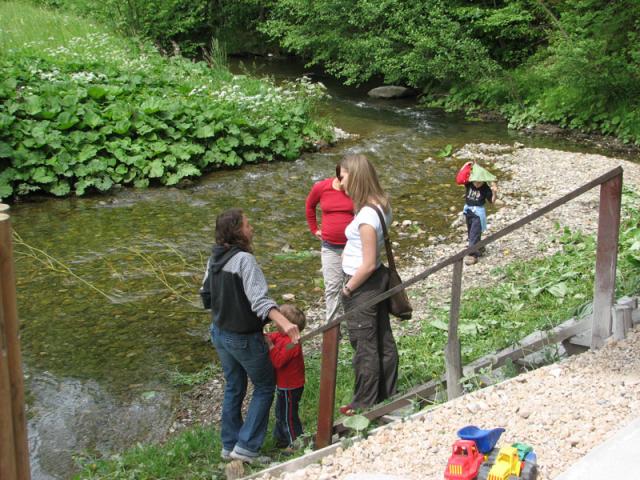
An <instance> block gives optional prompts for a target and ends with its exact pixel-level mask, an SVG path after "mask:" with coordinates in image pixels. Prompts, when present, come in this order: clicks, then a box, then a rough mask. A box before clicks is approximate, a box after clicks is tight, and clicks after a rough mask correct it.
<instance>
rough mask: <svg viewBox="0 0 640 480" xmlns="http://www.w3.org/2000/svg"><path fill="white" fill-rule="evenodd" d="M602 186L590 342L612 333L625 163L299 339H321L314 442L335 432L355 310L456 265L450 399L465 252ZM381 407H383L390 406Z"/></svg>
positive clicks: (455, 387) (457, 375)
mask: <svg viewBox="0 0 640 480" xmlns="http://www.w3.org/2000/svg"><path fill="white" fill-rule="evenodd" d="M598 185H600V209H599V213H598V234H597V242H598V243H597V250H596V265H595V270H596V275H595V287H594V296H593V324H592V328H591V335H592V336H591V347H592V348H599V347H601V346H602V345H604V341H605V339H606V338H607V337H609V336H610V335H611V331H612V330H611V308H612V306H613V298H614V292H615V272H616V263H617V254H618V234H619V230H620V206H621V198H622V168H621V167H617V168H614V169H613V170H610V171H609V172H607V173H605V174H603V175H601V176H600V177H598V178H596V179H594V180H592V181H591V182H589V183H586V184H585V185H583V186H581V187H579V188H576V189H575V190H573V191H572V192H570V193H568V194H566V195H564V196H562V197H560V198H558V199H557V200H555V201H553V202H551V203H549V204H548V205H546V206H544V207H542V208H540V209H538V210H536V211H535V212H533V213H531V214H529V215H527V216H525V217H523V218H521V219H520V220H517V221H516V222H514V223H512V224H511V225H508V226H507V227H505V228H503V229H502V230H500V231H498V232H496V233H494V234H493V235H490V236H488V237H486V238H485V239H484V240H482V241H480V242H479V243H477V244H476V245H474V246H473V247H469V248H466V249H464V250H462V251H460V252H458V253H456V254H455V255H452V256H451V257H449V258H447V259H445V260H443V261H442V262H440V263H438V264H436V265H434V266H432V267H429V268H427V269H426V270H424V271H423V272H422V273H419V274H418V275H416V276H414V277H412V278H411V279H409V280H407V281H405V282H403V283H402V284H401V285H397V286H396V287H394V288H392V289H390V290H388V291H386V292H384V293H382V294H381V295H379V296H377V297H376V298H373V299H371V300H370V301H368V302H366V303H365V304H363V305H361V306H360V307H358V308H357V309H354V310H352V311H350V312H347V313H345V314H344V315H342V316H341V317H339V318H336V319H335V320H333V321H331V322H329V323H327V324H325V325H323V326H321V327H319V328H317V329H316V330H313V331H312V332H309V333H308V334H306V335H304V336H303V337H302V339H301V341H306V340H309V339H311V338H313V337H315V336H317V335H319V334H321V333H322V334H323V339H322V364H321V372H320V399H319V406H318V424H317V432H316V442H315V443H316V447H317V448H322V447H325V446H327V445H329V444H330V443H331V437H332V435H333V432H334V414H335V411H334V409H335V390H336V375H337V366H338V343H339V342H338V332H339V326H340V324H341V323H342V322H344V321H345V320H348V319H349V318H351V317H352V316H354V315H355V314H356V313H358V312H359V311H361V310H364V309H366V308H368V307H370V306H371V305H375V304H377V303H379V302H381V301H384V300H386V299H387V298H389V297H390V296H391V295H393V294H394V293H396V292H398V291H400V290H401V289H403V288H407V287H409V286H411V285H414V284H416V283H418V282H420V281H422V280H424V279H426V278H427V277H428V276H430V275H432V274H433V273H435V272H437V271H439V270H442V269H443V268H445V267H448V266H449V265H453V266H454V267H453V278H452V288H451V304H450V305H451V306H450V311H449V334H448V340H447V347H446V350H445V362H446V384H447V395H448V397H449V399H452V398H455V397H457V396H459V395H461V394H462V386H461V384H460V379H461V378H462V361H461V354H460V340H459V338H458V318H459V312H460V299H461V291H462V273H463V260H464V258H465V256H467V255H469V254H471V253H474V252H476V251H478V250H479V249H481V248H483V247H484V246H486V245H489V244H491V243H493V242H495V241H496V240H498V239H500V238H502V237H504V236H505V235H508V234H509V233H511V232H513V231H515V230H518V229H519V228H522V227H523V226H525V225H527V224H529V223H531V222H532V221H534V220H536V219H537V218H539V217H541V216H543V215H544V214H546V213H548V212H550V211H551V210H554V209H556V208H558V207H559V206H561V205H564V204H565V203H567V202H569V201H570V200H573V199H574V198H576V197H578V196H580V195H582V194H584V193H585V192H587V191H589V190H591V189H593V188H595V187H597V186H598ZM387 410H388V408H387V409H385V408H383V409H382V410H381V411H387Z"/></svg>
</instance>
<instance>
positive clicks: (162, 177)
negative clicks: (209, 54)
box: [0, 3, 328, 198]
mask: <svg viewBox="0 0 640 480" xmlns="http://www.w3.org/2000/svg"><path fill="white" fill-rule="evenodd" d="M17 8H20V9H21V10H20V11H21V12H22V13H23V15H24V18H23V22H22V24H25V23H27V24H29V22H37V21H38V18H39V17H42V16H43V15H46V14H47V12H46V11H42V10H37V9H34V8H31V7H28V6H26V5H22V4H19V3H5V4H2V5H0V11H4V10H8V11H11V12H14V13H15V11H16V9H17ZM0 18H4V16H0ZM60 22H63V23H66V24H68V23H73V22H80V20H78V19H74V18H73V17H62V16H61V17H60ZM0 27H1V28H2V32H3V35H7V36H8V37H9V40H11V39H12V38H13V39H15V38H19V39H20V40H22V41H23V44H22V45H21V46H16V45H17V44H18V41H17V40H16V41H14V42H8V43H9V44H10V45H13V48H10V49H8V50H7V51H5V52H3V53H4V54H2V55H0V162H2V164H1V165H2V171H1V172H0V196H2V197H3V198H6V197H9V196H11V195H25V194H28V193H30V192H34V191H44V192H47V193H50V194H53V195H57V196H62V195H67V194H69V193H72V192H73V193H75V194H76V195H83V194H84V193H85V192H87V191H90V190H97V191H107V190H109V189H110V188H111V187H112V186H113V185H116V184H119V185H134V186H136V187H146V186H148V185H149V184H150V183H153V184H163V185H176V184H177V183H179V182H180V181H181V180H182V179H184V178H187V177H194V176H199V175H201V174H202V173H204V172H207V171H210V170H212V169H214V168H220V167H237V166H240V165H242V164H243V163H246V162H249V163H253V162H259V161H271V160H276V159H286V160H291V159H295V158H296V157H297V156H298V155H299V154H300V152H301V150H302V149H304V148H306V147H309V146H310V144H311V142H313V141H314V140H316V139H318V138H320V137H323V136H325V137H326V136H328V131H327V129H326V127H324V126H323V125H322V124H320V123H317V122H316V121H314V120H312V118H311V117H312V115H313V113H314V111H315V104H316V102H317V100H318V99H319V98H320V97H321V96H322V95H323V90H322V88H321V87H320V86H318V85H316V84H311V83H309V82H308V81H307V80H306V79H302V80H301V81H299V82H294V83H290V84H285V85H282V86H278V87H276V86H275V85H273V84H271V83H269V82H268V81H259V80H254V79H250V78H246V77H243V76H233V75H231V74H230V73H229V72H228V71H226V70H224V69H221V68H219V67H218V68H216V69H211V68H209V67H208V66H207V65H206V64H205V63H202V62H201V63H192V62H189V61H186V60H183V59H181V58H172V59H170V60H166V59H164V58H163V57H161V56H160V55H158V54H157V53H156V52H155V51H154V50H153V49H151V48H148V47H144V46H142V47H136V46H134V45H133V44H130V43H127V42H124V41H122V40H120V39H118V38H116V37H113V36H111V35H109V34H107V33H102V32H99V31H96V32H92V33H88V34H87V35H85V36H83V37H72V38H71V39H70V40H68V41H66V40H65V41H64V45H60V44H59V43H58V42H59V41H60V40H58V39H57V38H55V37H54V38H53V39H51V40H50V39H49V38H48V37H46V36H45V35H46V32H42V33H40V37H39V38H38V37H36V38H35V39H31V40H30V41H26V42H25V41H24V40H25V38H23V37H19V35H18V34H19V33H22V34H24V31H23V30H20V31H17V30H16V31H15V32H12V30H11V27H10V26H8V25H4V24H1V25H0ZM88 29H89V28H87V30H88ZM5 32H8V34H7V33H5ZM34 32H36V30H35V29H34Z"/></svg>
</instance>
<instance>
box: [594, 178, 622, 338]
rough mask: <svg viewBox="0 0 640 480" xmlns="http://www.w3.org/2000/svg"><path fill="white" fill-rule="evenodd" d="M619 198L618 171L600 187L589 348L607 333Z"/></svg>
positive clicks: (617, 230)
mask: <svg viewBox="0 0 640 480" xmlns="http://www.w3.org/2000/svg"><path fill="white" fill-rule="evenodd" d="M621 198H622V172H620V175H617V176H615V177H613V178H611V179H609V180H607V181H606V182H604V183H603V184H602V185H601V186H600V209H599V212H598V245H597V248H596V278H595V282H594V283H595V285H594V292H593V327H592V328H591V348H600V347H602V346H603V345H604V341H605V339H606V338H607V337H609V336H610V335H611V307H612V306H613V296H614V293H615V285H616V264H617V260H618V234H619V230H620V203H621Z"/></svg>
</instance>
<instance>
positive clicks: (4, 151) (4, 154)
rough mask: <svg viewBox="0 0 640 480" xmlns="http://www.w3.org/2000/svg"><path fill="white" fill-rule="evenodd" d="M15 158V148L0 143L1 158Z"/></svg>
mask: <svg viewBox="0 0 640 480" xmlns="http://www.w3.org/2000/svg"><path fill="white" fill-rule="evenodd" d="M12 156H13V148H11V145H9V144H8V143H7V142H0V158H11V157H12Z"/></svg>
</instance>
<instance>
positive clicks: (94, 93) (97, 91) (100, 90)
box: [87, 85, 107, 100]
mask: <svg viewBox="0 0 640 480" xmlns="http://www.w3.org/2000/svg"><path fill="white" fill-rule="evenodd" d="M87 93H88V94H89V96H90V97H91V98H93V99H94V100H101V99H102V98H104V97H105V96H106V95H107V89H106V88H104V87H103V86H101V85H92V86H90V87H89V88H88V89H87Z"/></svg>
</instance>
